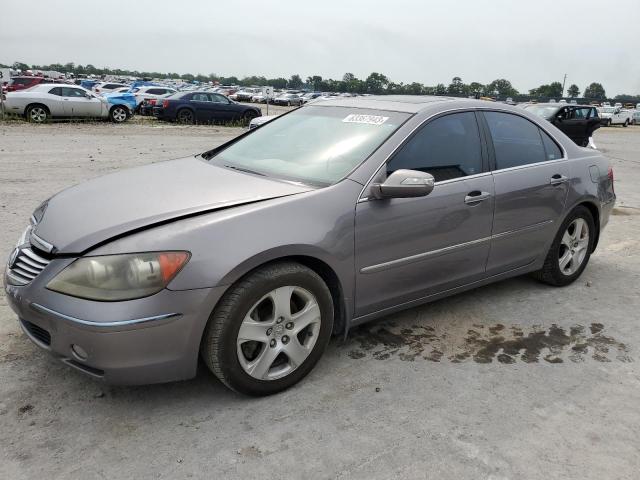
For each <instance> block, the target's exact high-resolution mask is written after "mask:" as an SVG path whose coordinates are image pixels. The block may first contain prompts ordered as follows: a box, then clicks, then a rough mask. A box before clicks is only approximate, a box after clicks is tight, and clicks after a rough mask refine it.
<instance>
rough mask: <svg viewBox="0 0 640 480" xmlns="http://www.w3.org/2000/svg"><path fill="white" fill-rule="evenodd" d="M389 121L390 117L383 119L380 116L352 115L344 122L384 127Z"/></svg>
mask: <svg viewBox="0 0 640 480" xmlns="http://www.w3.org/2000/svg"><path fill="white" fill-rule="evenodd" d="M387 120H389V117H382V116H380V115H360V114H356V113H352V114H351V115H347V116H346V117H345V118H344V120H342V121H343V122H344V123H364V124H367V125H382V124H383V123H384V122H386V121H387Z"/></svg>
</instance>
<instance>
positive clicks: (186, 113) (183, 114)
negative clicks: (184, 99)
mask: <svg viewBox="0 0 640 480" xmlns="http://www.w3.org/2000/svg"><path fill="white" fill-rule="evenodd" d="M177 119H178V123H184V124H187V125H192V124H193V112H192V111H191V110H187V109H183V110H180V111H179V112H178V117H177Z"/></svg>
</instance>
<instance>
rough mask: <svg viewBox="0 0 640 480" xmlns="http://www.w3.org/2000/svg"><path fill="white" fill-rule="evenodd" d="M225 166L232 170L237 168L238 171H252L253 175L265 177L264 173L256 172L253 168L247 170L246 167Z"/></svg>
mask: <svg viewBox="0 0 640 480" xmlns="http://www.w3.org/2000/svg"><path fill="white" fill-rule="evenodd" d="M225 167H226V168H231V169H233V170H238V171H239V172H245V173H253V174H254V175H260V176H261V177H266V175H265V174H264V173H260V172H256V171H255V170H249V169H248V168H242V167H236V166H235V165H225Z"/></svg>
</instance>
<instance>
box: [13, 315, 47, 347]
mask: <svg viewBox="0 0 640 480" xmlns="http://www.w3.org/2000/svg"><path fill="white" fill-rule="evenodd" d="M20 321H21V322H22V326H23V327H24V328H25V330H26V331H27V332H29V333H30V334H31V336H32V337H33V338H35V339H36V340H38V341H39V342H41V343H44V344H45V345H47V346H49V345H51V334H50V333H49V332H48V331H47V330H45V329H44V328H42V327H39V326H38V325H36V324H35V323H31V322H29V321H27V320H20Z"/></svg>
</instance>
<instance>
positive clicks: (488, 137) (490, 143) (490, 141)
mask: <svg viewBox="0 0 640 480" xmlns="http://www.w3.org/2000/svg"><path fill="white" fill-rule="evenodd" d="M484 112H495V113H505V114H507V115H515V116H517V117H520V118H523V119H524V120H527V121H528V122H530V123H531V124H533V125H534V126H535V127H538V129H539V130H542V131H543V132H544V133H546V134H547V135H548V136H549V138H551V140H552V141H553V142H554V143H555V144H556V146H557V147H558V148H559V149H560V151H561V152H562V157H561V158H556V159H553V160H543V161H541V162H535V163H527V164H525V165H516V166H514V167H507V168H497V164H496V152H495V148H494V146H493V138H492V137H491V132H490V131H489V124H488V123H487V119H486V118H485V116H484ZM478 113H479V114H480V117H481V122H482V124H483V128H484V130H485V135H486V142H487V147H488V148H489V159H490V160H489V164H490V168H491V172H492V173H494V172H508V171H511V170H519V169H523V168H530V167H536V166H539V165H542V164H550V163H555V162H564V161H566V160H568V158H569V157H568V156H567V151H566V150H565V149H564V145H562V143H560V142H558V140H557V139H556V138H555V137H554V136H553V134H551V133H550V132H549V131H548V130H547V129H546V128H544V127H543V126H542V125H541V124H539V123H538V122H534V121H533V120H531V119H530V118H527V117H526V116H524V115H520V114H519V113H517V112H512V111H507V110H499V109H493V108H482V109H479V110H478ZM538 135H540V131H538ZM540 141H541V142H542V148H543V150H544V151H545V155H546V151H547V149H546V147H545V146H544V142H543V141H542V136H541V135H540ZM463 178H465V177H463Z"/></svg>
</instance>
